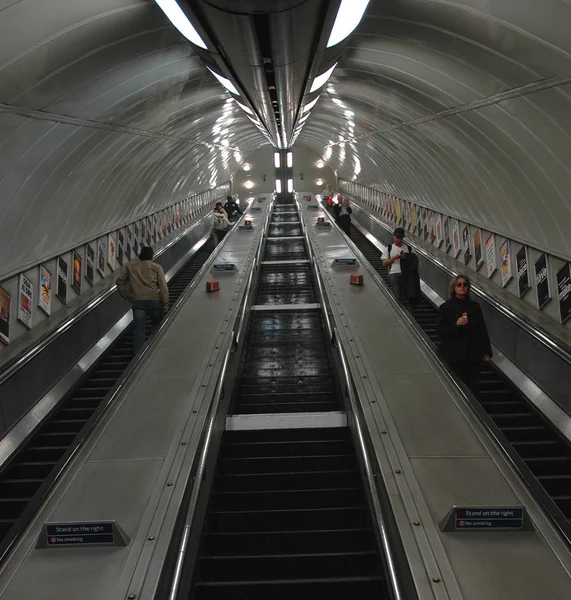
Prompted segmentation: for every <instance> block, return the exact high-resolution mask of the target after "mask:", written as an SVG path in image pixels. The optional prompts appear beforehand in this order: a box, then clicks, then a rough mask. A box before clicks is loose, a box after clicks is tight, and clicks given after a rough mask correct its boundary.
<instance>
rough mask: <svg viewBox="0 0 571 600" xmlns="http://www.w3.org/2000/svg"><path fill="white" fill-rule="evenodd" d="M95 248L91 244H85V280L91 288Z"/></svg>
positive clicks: (93, 276) (93, 277) (93, 274)
mask: <svg viewBox="0 0 571 600" xmlns="http://www.w3.org/2000/svg"><path fill="white" fill-rule="evenodd" d="M95 258H96V253H95V248H94V246H93V243H92V242H87V244H85V280H86V281H87V283H89V285H91V286H93V281H94V279H95Z"/></svg>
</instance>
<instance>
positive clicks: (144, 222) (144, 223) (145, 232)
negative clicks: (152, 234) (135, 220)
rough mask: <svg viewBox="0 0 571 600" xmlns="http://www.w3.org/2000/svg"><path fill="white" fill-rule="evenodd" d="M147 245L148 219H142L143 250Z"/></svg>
mask: <svg viewBox="0 0 571 600" xmlns="http://www.w3.org/2000/svg"><path fill="white" fill-rule="evenodd" d="M146 245H147V219H141V248H142V247H143V246H146Z"/></svg>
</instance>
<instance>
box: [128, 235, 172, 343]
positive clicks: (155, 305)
mask: <svg viewBox="0 0 571 600" xmlns="http://www.w3.org/2000/svg"><path fill="white" fill-rule="evenodd" d="M116 283H117V290H118V292H119V295H120V296H121V297H122V298H124V299H125V300H129V302H131V303H132V309H133V322H134V329H133V354H137V352H139V350H140V349H141V347H142V346H143V344H144V343H145V333H146V327H147V317H150V318H151V322H152V324H153V327H156V326H157V325H158V324H159V323H160V322H161V321H162V319H163V316H164V314H165V313H166V312H167V311H168V307H169V288H168V286H167V282H166V279H165V272H164V271H163V268H162V267H161V265H159V264H157V263H155V262H153V249H152V248H151V247H150V246H144V247H143V248H141V252H140V254H139V262H136V263H133V264H130V265H126V266H125V267H124V268H123V270H122V271H121V274H120V275H119V277H118V278H117V281H116Z"/></svg>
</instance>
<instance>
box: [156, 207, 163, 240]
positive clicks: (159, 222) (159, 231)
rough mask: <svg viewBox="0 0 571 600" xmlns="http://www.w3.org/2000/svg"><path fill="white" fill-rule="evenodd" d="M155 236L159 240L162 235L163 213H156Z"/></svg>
mask: <svg viewBox="0 0 571 600" xmlns="http://www.w3.org/2000/svg"><path fill="white" fill-rule="evenodd" d="M157 237H158V239H159V240H160V239H161V238H162V237H163V213H159V214H158V215H157Z"/></svg>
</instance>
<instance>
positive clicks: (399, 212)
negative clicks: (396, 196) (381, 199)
mask: <svg viewBox="0 0 571 600" xmlns="http://www.w3.org/2000/svg"><path fill="white" fill-rule="evenodd" d="M395 212H396V220H397V223H398V224H399V225H400V224H401V222H402V205H401V201H400V200H397V201H396V211H395Z"/></svg>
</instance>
